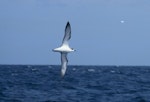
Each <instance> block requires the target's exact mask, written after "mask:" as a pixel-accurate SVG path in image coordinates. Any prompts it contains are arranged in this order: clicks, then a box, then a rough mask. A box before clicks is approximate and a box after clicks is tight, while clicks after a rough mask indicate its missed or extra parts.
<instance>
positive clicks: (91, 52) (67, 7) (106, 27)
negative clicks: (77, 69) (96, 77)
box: [0, 0, 150, 65]
mask: <svg viewBox="0 0 150 102" xmlns="http://www.w3.org/2000/svg"><path fill="white" fill-rule="evenodd" d="M149 5H150V0H73V1H71V0H0V64H33V65H34V64H42V65H43V64H48V65H56V64H60V54H59V53H56V52H52V49H54V48H56V47H59V46H60V45H61V43H62V39H63V36H64V29H65V26H66V23H67V22H68V21H69V22H70V24H71V28H72V38H71V40H70V46H71V47H72V48H74V49H76V52H72V53H69V54H68V60H69V63H68V64H69V65H150V11H149V10H150V6H149Z"/></svg>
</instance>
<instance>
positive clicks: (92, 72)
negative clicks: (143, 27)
mask: <svg viewBox="0 0 150 102" xmlns="http://www.w3.org/2000/svg"><path fill="white" fill-rule="evenodd" d="M0 102H150V67H146V66H68V69H67V72H66V75H65V77H64V78H61V76H60V66H59V65H58V66H57V65H0Z"/></svg>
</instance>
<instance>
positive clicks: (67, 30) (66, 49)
mask: <svg viewBox="0 0 150 102" xmlns="http://www.w3.org/2000/svg"><path fill="white" fill-rule="evenodd" d="M70 38H71V26H70V24H69V22H68V23H67V25H66V28H65V35H64V38H63V42H62V45H61V46H60V47H58V48H55V49H53V51H54V52H60V53H61V76H62V77H63V76H64V75H65V72H66V69H67V63H68V59H67V54H68V53H69V52H73V51H75V50H74V49H72V48H70V47H69V43H68V41H69V39H70Z"/></svg>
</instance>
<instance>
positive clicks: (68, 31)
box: [62, 22, 71, 45]
mask: <svg viewBox="0 0 150 102" xmlns="http://www.w3.org/2000/svg"><path fill="white" fill-rule="evenodd" d="M70 38H71V26H70V23H69V22H67V25H66V28H65V35H64V38H63V41H62V45H64V44H66V45H68V40H69V39H70Z"/></svg>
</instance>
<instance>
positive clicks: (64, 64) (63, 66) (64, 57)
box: [61, 52, 68, 77]
mask: <svg viewBox="0 0 150 102" xmlns="http://www.w3.org/2000/svg"><path fill="white" fill-rule="evenodd" d="M67 63H68V60H67V53H63V52H62V53H61V76H62V77H63V76H64V75H65V72H66V69H67Z"/></svg>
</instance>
